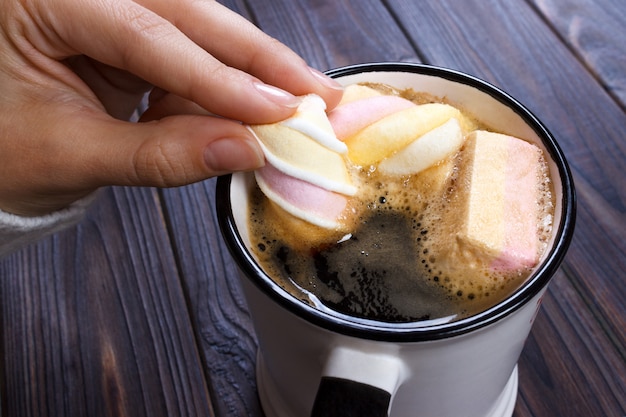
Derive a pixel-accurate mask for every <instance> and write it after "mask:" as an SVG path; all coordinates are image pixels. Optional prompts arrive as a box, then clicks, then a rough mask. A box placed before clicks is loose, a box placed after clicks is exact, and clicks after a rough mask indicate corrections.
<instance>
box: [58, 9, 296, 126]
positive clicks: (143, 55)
mask: <svg viewBox="0 0 626 417" xmlns="http://www.w3.org/2000/svg"><path fill="white" fill-rule="evenodd" d="M57 3H58V7H57V8H55V9H54V10H55V11H56V12H57V13H62V15H63V19H62V21H63V22H65V23H59V21H60V20H59V19H56V18H55V19H50V20H51V23H50V24H51V25H53V26H54V28H55V30H56V31H57V32H58V33H59V35H60V37H61V38H62V39H63V40H64V41H65V42H66V43H67V45H69V46H70V47H71V48H70V49H67V48H66V49H65V50H63V49H62V48H60V46H59V53H61V51H64V53H66V54H70V53H71V51H72V50H74V51H75V52H80V53H84V54H86V55H89V56H90V57H92V58H94V59H96V60H98V61H101V62H103V63H105V64H108V65H111V66H114V67H116V68H121V69H124V70H127V71H129V72H131V73H133V74H136V75H138V76H139V77H141V78H143V79H145V80H146V81H148V82H150V83H151V84H154V85H157V86H159V87H161V88H163V89H165V90H168V91H171V92H172V93H174V94H177V95H179V96H181V97H185V98H187V99H189V100H192V101H194V102H196V103H198V104H199V105H201V106H202V107H204V108H205V109H207V110H208V111H210V112H213V113H216V114H220V115H222V116H225V117H228V118H231V119H236V120H242V121H244V122H247V123H268V122H273V121H277V120H281V119H284V118H286V117H288V116H289V115H291V114H292V113H293V112H294V111H295V108H296V107H297V105H298V104H299V102H300V100H299V99H297V98H296V97H294V96H293V95H292V94H291V93H288V92H286V91H284V90H282V89H279V88H277V87H273V86H270V85H268V84H265V83H263V82H262V81H260V80H259V79H257V78H256V77H253V76H251V75H249V74H247V73H245V72H244V71H240V70H237V69H234V68H230V67H227V66H226V65H224V64H222V63H221V62H220V61H218V60H217V59H216V58H214V57H212V56H211V55H210V54H208V53H207V52H206V51H205V50H204V49H202V48H201V47H200V46H198V45H197V44H196V43H194V42H193V41H191V40H190V39H189V38H188V37H187V36H185V35H184V34H183V33H182V32H181V31H180V30H178V29H177V28H176V27H175V26H174V25H172V24H171V23H170V22H168V21H167V20H166V19H164V18H162V17H160V16H158V15H157V14H156V13H154V12H152V11H150V10H148V9H146V8H144V7H142V6H141V5H139V4H137V3H134V2H132V1H130V0H111V1H107V2H84V1H83V2H78V1H75V0H65V1H62V2H57ZM173 3H174V2H173ZM66 22H72V23H71V24H67V23H66ZM209 23H210V22H209ZM203 26H204V27H206V26H207V22H203ZM232 47H233V48H237V49H238V45H232ZM246 52H247V51H241V53H246ZM58 58H64V57H57V59H58Z"/></svg>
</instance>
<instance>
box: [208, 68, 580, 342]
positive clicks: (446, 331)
mask: <svg viewBox="0 0 626 417" xmlns="http://www.w3.org/2000/svg"><path fill="white" fill-rule="evenodd" d="M366 72H396V73H397V72H410V73H419V74H421V75H428V76H435V77H440V78H444V79H446V80H448V81H452V82H456V83H461V84H465V85H468V86H470V87H474V88H476V89H478V90H480V91H481V92H484V93H486V94H488V95H490V96H491V97H492V98H494V99H496V100H497V101H499V102H501V103H502V104H504V105H506V106H507V107H508V108H510V109H511V110H513V111H514V112H515V113H516V114H517V115H518V116H519V117H521V118H522V120H523V121H524V122H525V123H526V124H528V126H529V127H530V128H532V130H533V131H535V133H536V134H537V135H538V136H539V137H540V139H541V141H542V142H543V144H544V146H545V148H546V151H547V152H548V153H549V154H550V157H551V158H552V160H553V161H554V163H555V164H556V166H557V168H558V172H559V176H560V178H561V183H562V188H563V190H562V205H561V222H560V224H559V225H558V228H557V230H556V238H555V241H554V244H553V245H552V247H551V248H550V249H549V252H548V254H547V255H546V256H545V258H544V260H543V261H542V263H541V264H540V265H539V266H538V267H537V269H536V270H535V271H534V272H533V274H532V275H531V276H530V277H529V278H528V279H527V280H526V282H525V283H524V284H523V285H522V286H521V287H520V288H518V289H517V290H515V292H513V293H512V294H511V295H510V296H508V297H507V298H506V299H504V300H503V301H501V302H499V303H498V304H496V305H494V306H492V307H490V308H488V309H486V310H483V311H481V312H479V313H476V314H474V315H471V316H468V317H465V318H462V319H459V320H456V321H452V322H447V323H440V324H430V325H424V324H421V325H420V322H407V323H391V322H383V321H376V320H370V319H363V318H359V317H353V316H349V315H346V314H343V313H339V312H336V311H332V313H331V312H330V311H323V310H319V309H317V308H315V307H313V306H311V305H309V304H307V303H305V302H303V301H301V300H298V299H297V298H296V297H294V296H293V295H291V294H290V293H288V292H287V291H286V290H284V289H283V288H282V287H280V286H279V285H278V284H276V283H275V282H274V281H273V280H272V279H271V278H270V277H269V276H268V275H267V274H266V273H265V272H264V271H263V269H262V268H261V267H260V266H259V265H258V264H257V262H256V261H255V259H254V257H253V256H252V254H251V253H250V251H249V250H248V248H247V247H246V245H245V244H244V242H243V240H242V237H241V235H240V234H239V232H238V230H237V226H236V225H235V221H234V216H233V210H232V205H231V201H230V185H231V181H232V175H231V174H229V175H225V176H222V177H219V178H218V179H217V186H216V208H217V217H218V223H219V226H220V230H221V232H222V235H223V237H224V240H225V242H226V245H227V247H228V249H229V251H230V253H231V255H232V256H233V258H234V259H235V262H236V263H237V265H238V267H239V268H240V270H241V271H242V272H243V273H244V274H245V275H246V278H247V279H248V280H250V281H252V282H253V283H254V284H255V285H256V286H257V287H258V288H259V289H260V290H261V291H262V292H264V293H265V294H266V295H267V296H269V297H270V298H271V299H272V300H273V301H274V302H276V303H277V304H279V305H281V306H282V307H283V308H285V309H287V310H288V311H290V312H291V313H293V314H295V315H297V316H299V317H301V318H302V319H304V320H306V321H308V322H310V323H312V324H315V325H317V326H319V327H322V328H325V329H327V330H330V331H333V332H336V333H340V334H343V335H347V336H353V337H358V338H362V339H369V340H377V341H389V342H417V341H426V340H439V339H445V338H449V337H453V336H457V335H461V334H465V333H469V332H472V331H475V330H478V329H480V328H483V327H486V326H488V325H490V324H493V323H495V322H497V321H499V320H501V319H503V318H505V317H507V316H509V315H510V314H511V313H513V312H514V311H516V310H518V309H519V308H521V307H522V306H524V305H525V304H526V303H527V302H529V301H530V300H531V299H532V298H533V297H535V296H536V295H537V294H538V293H539V292H540V291H541V290H542V289H543V288H545V287H546V286H547V284H548V283H549V281H550V280H551V278H552V276H553V275H554V274H555V273H556V271H557V269H558V268H559V266H560V264H561V262H562V260H563V258H564V257H565V253H566V252H567V248H568V247H569V244H570V241H571V239H572V236H573V232H574V224H575V217H576V193H575V189H574V182H573V178H572V174H571V172H570V168H569V165H568V163H567V161H566V159H565V157H564V154H563V152H562V150H561V148H560V147H559V145H558V143H557V142H556V140H555V138H554V137H553V136H552V134H551V133H550V132H549V130H548V129H547V128H546V127H545V126H544V125H543V123H541V122H540V121H539V119H538V118H537V117H535V115H534V114H533V113H532V112H531V111H530V110H528V109H527V108H526V107H525V106H524V105H522V104H521V103H520V102H519V101H517V100H516V99H515V98H513V97H512V96H511V95H509V94H508V93H506V92H504V91H503V90H501V89H500V88H498V87H496V86H494V85H492V84H490V83H488V82H486V81H484V80H482V79H479V78H477V77H474V76H472V75H469V74H466V73H463V72H460V71H457V70H453V69H449V68H444V67H438V66H433V65H427V64H416V63H403V62H382V63H367V64H356V65H349V66H344V67H340V68H336V69H332V70H329V71H326V72H325V74H327V75H329V76H330V77H332V78H337V77H342V76H348V75H355V74H361V73H366Z"/></svg>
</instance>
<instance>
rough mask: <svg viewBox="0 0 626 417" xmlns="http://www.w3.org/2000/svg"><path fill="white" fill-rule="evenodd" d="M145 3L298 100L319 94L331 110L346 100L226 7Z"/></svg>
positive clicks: (315, 72) (337, 88) (165, 0)
mask: <svg viewBox="0 0 626 417" xmlns="http://www.w3.org/2000/svg"><path fill="white" fill-rule="evenodd" d="M140 3H142V4H143V5H144V6H146V7H147V8H150V9H152V10H154V11H156V12H157V13H158V14H159V15H161V16H163V17H165V18H167V19H168V20H170V21H172V22H176V25H177V27H179V28H180V29H181V30H182V31H183V32H184V33H185V34H186V35H187V36H189V37H190V38H191V39H192V40H193V41H194V42H196V43H198V44H199V45H200V46H202V47H203V48H204V49H206V50H208V51H210V52H211V53H212V54H213V55H214V56H215V57H216V58H217V59H219V60H220V61H222V62H224V63H226V64H228V65H230V66H233V67H235V68H239V69H241V70H243V71H245V72H249V73H251V74H254V75H255V76H257V77H258V78H260V79H261V80H263V81H265V82H266V83H268V84H272V85H275V86H278V87H280V88H282V89H285V90H287V91H289V92H291V93H293V94H296V95H303V94H308V93H315V94H318V95H320V96H321V97H322V98H324V100H325V101H326V103H327V105H328V108H329V109H331V108H333V107H335V105H336V104H337V103H338V102H339V100H340V99H341V95H342V91H343V89H342V87H341V86H340V85H339V84H338V83H337V82H335V81H334V80H332V79H331V78H329V77H327V76H325V75H323V74H322V73H321V72H319V71H318V70H316V69H313V68H310V67H309V66H308V65H307V64H306V63H305V62H304V60H303V59H302V58H301V57H300V56H298V55H297V54H296V53H295V52H294V51H293V50H291V49H290V48H288V47H287V46H286V45H284V44H282V43H280V42H278V41H277V40H275V39H273V38H272V37H270V36H269V35H267V34H265V33H264V32H262V31H261V30H259V29H258V28H257V27H256V26H254V25H253V24H251V23H250V22H249V21H247V20H246V19H244V18H243V17H242V16H241V15H239V14H237V13H235V12H233V11H231V10H230V9H228V8H226V7H225V6H223V5H221V4H220V3H217V2H213V1H201V2H198V1H186V0H182V1H175V2H173V1H170V0H140ZM242 52H245V53H242Z"/></svg>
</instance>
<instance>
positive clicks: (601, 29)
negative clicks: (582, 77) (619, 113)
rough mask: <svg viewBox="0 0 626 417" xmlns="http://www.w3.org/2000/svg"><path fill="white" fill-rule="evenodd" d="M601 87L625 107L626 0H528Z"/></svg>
mask: <svg viewBox="0 0 626 417" xmlns="http://www.w3.org/2000/svg"><path fill="white" fill-rule="evenodd" d="M531 3H532V4H533V5H534V6H535V7H536V8H537V9H538V10H539V11H540V13H542V14H543V15H544V19H545V20H547V21H549V22H550V26H551V27H553V28H554V30H555V31H557V33H558V34H559V36H560V37H561V38H562V39H563V41H564V42H565V43H566V44H567V45H568V46H569V47H570V49H571V50H572V51H573V52H574V54H576V55H577V56H578V57H579V58H580V60H581V61H582V62H583V63H584V65H585V66H586V67H587V68H588V69H589V71H590V72H591V73H592V74H593V75H594V76H596V77H597V78H598V80H599V82H600V83H601V84H602V86H603V87H604V88H605V90H606V91H607V92H608V93H609V94H610V95H611V96H612V97H614V98H615V99H616V101H618V102H619V104H620V105H621V107H622V110H624V109H626V70H625V68H626V44H625V43H624V42H623V41H621V40H620V39H623V37H624V34H625V33H626V29H624V28H626V3H624V2H620V1H613V0H565V1H564V0H532V1H531Z"/></svg>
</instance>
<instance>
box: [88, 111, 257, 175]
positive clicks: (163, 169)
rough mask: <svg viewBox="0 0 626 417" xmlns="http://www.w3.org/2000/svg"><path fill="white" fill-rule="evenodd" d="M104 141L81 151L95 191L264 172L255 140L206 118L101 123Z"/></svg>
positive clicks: (241, 129)
mask: <svg viewBox="0 0 626 417" xmlns="http://www.w3.org/2000/svg"><path fill="white" fill-rule="evenodd" d="M102 123H103V125H102V126H101V127H100V130H99V131H100V132H103V133H102V135H103V137H102V138H101V139H100V140H98V138H94V139H93V140H91V141H90V143H89V145H88V146H83V155H82V158H83V159H84V160H87V161H92V162H91V163H92V164H94V166H98V168H99V169H97V170H93V171H91V172H92V174H93V177H92V181H94V185H98V186H100V185H106V184H117V185H141V186H156V187H172V186H178V185H185V184H190V183H193V182H197V181H200V180H204V179H207V178H210V177H214V176H217V175H221V174H225V173H229V172H235V171H247V170H253V169H256V168H259V167H261V166H263V164H264V161H265V159H264V156H263V152H262V151H261V149H260V148H259V146H258V144H257V141H256V139H255V138H254V136H253V135H252V134H251V133H250V131H249V130H248V129H247V128H246V127H245V126H243V125H241V124H239V123H237V122H233V121H230V120H226V119H221V118H216V117H211V116H193V115H183V116H172V117H168V118H165V119H162V120H159V121H153V122H149V123H138V124H130V123H122V122H118V121H104V122H102Z"/></svg>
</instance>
